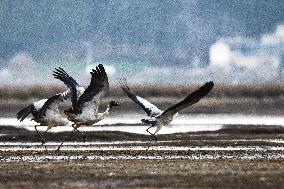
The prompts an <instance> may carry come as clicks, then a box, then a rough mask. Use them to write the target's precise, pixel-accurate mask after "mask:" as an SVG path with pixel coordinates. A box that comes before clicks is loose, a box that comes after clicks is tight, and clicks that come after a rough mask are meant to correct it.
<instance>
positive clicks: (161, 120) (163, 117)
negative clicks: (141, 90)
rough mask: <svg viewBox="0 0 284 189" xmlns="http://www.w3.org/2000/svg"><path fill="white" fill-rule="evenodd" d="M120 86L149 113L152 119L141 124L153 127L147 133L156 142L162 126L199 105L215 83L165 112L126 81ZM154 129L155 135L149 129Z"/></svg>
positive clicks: (202, 87) (203, 87)
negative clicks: (186, 110) (196, 104)
mask: <svg viewBox="0 0 284 189" xmlns="http://www.w3.org/2000/svg"><path fill="white" fill-rule="evenodd" d="M120 85H121V89H122V90H123V91H124V92H125V93H126V95H127V96H128V97H129V98H130V99H131V100H132V101H134V102H135V103H136V104H138V105H139V106H140V108H142V109H143V110H144V111H145V112H146V113H147V116H149V117H150V118H146V119H141V122H142V123H143V124H146V125H151V126H150V127H148V128H147V129H146V131H147V132H148V133H149V134H150V135H151V136H152V137H154V139H155V141H157V140H158V139H157V136H156V133H157V132H158V131H159V130H161V128H162V126H164V125H169V124H170V123H171V122H172V120H173V117H174V115H176V114H177V113H178V112H179V111H180V110H182V109H184V108H187V107H189V106H191V105H193V104H195V103H197V102H198V101H199V100H200V99H202V98H204V97H205V96H206V95H207V94H208V93H209V92H210V91H211V90H212V88H213V86H214V83H213V81H209V82H206V83H205V84H204V85H203V86H201V87H200V88H199V89H197V90H196V91H194V92H192V93H190V94H189V95H188V96H187V97H186V98H185V99H183V100H182V101H180V102H179V103H177V104H175V105H173V106H171V107H169V108H167V109H166V110H165V111H162V110H161V109H159V108H158V107H157V106H155V105H154V104H152V103H151V102H149V101H147V100H146V99H144V98H142V97H140V96H138V95H137V94H135V93H134V92H133V91H132V90H131V89H130V88H129V87H128V85H127V82H126V79H121V80H120ZM152 127H156V130H155V132H154V133H152V132H150V131H149V129H150V128H152Z"/></svg>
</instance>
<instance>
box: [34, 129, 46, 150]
mask: <svg viewBox="0 0 284 189" xmlns="http://www.w3.org/2000/svg"><path fill="white" fill-rule="evenodd" d="M38 126H40V125H35V130H36V132H37V135H38V136H39V137H40V138H41V145H44V144H45V140H44V138H43V137H42V135H41V134H40V133H39V132H38V130H37V127H38Z"/></svg>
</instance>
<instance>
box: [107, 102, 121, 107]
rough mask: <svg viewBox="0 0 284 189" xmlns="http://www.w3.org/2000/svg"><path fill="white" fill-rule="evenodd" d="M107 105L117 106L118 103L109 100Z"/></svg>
mask: <svg viewBox="0 0 284 189" xmlns="http://www.w3.org/2000/svg"><path fill="white" fill-rule="evenodd" d="M109 106H110V107H112V106H119V104H118V102H116V101H110V103H109Z"/></svg>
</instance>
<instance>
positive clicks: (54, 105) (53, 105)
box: [38, 90, 71, 117]
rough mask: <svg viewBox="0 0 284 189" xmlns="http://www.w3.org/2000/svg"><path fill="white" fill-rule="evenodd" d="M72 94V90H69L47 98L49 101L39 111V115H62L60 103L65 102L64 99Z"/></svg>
mask: <svg viewBox="0 0 284 189" xmlns="http://www.w3.org/2000/svg"><path fill="white" fill-rule="evenodd" d="M70 96H71V90H67V91H65V92H63V93H58V94H56V95H54V96H52V97H50V98H48V99H47V101H46V102H45V103H44V104H43V106H42V108H41V109H40V110H39V112H38V116H40V117H41V116H49V115H47V114H52V115H50V116H54V115H60V114H59V109H58V104H59V103H60V102H63V101H64V100H67V99H68V98H70Z"/></svg>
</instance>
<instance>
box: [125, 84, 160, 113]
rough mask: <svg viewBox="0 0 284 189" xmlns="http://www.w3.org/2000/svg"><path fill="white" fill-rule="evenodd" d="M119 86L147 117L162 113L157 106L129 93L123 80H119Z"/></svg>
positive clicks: (129, 90) (131, 92)
mask: <svg viewBox="0 0 284 189" xmlns="http://www.w3.org/2000/svg"><path fill="white" fill-rule="evenodd" d="M120 85H121V89H122V90H123V91H124V92H125V93H126V95H127V96H128V97H129V98H130V99H131V100H133V101H134V102H135V103H136V104H138V105H139V106H140V107H141V108H142V109H143V110H144V111H145V112H146V113H147V115H148V116H151V117H153V116H158V115H161V114H162V113H163V111H162V110H160V109H159V108H158V107H157V106H155V105H154V104H152V103H151V102H149V101H147V100H145V99H144V98H142V97H140V96H138V95H137V94H135V93H134V92H133V91H131V89H130V88H129V87H128V86H127V83H126V80H125V79H124V80H121V82H120Z"/></svg>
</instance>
